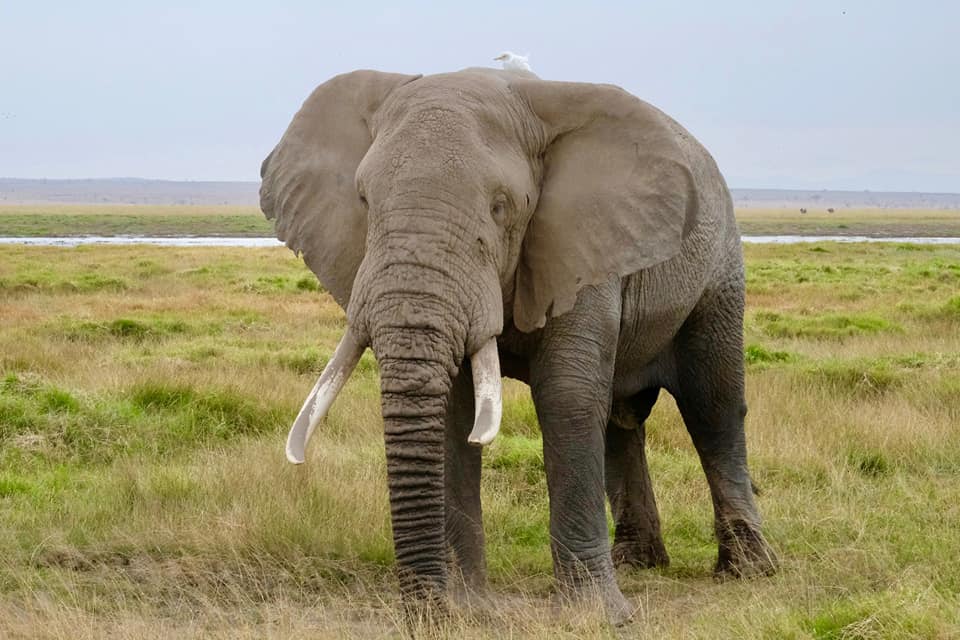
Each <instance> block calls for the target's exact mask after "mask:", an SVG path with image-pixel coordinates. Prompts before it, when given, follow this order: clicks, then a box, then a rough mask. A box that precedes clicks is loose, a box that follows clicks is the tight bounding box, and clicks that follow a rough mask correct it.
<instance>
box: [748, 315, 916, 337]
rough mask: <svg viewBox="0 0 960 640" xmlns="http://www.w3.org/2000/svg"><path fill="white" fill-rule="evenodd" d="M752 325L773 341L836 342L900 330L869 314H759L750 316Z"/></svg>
mask: <svg viewBox="0 0 960 640" xmlns="http://www.w3.org/2000/svg"><path fill="white" fill-rule="evenodd" d="M752 322H753V324H754V325H756V326H757V328H758V329H759V331H760V332H761V333H763V334H765V335H767V336H770V337H772V338H816V339H833V340H839V339H843V338H849V337H852V336H861V335H872V334H875V333H879V332H881V331H890V332H897V331H902V328H901V327H900V326H898V325H897V324H895V323H893V322H890V321H888V320H886V319H884V318H881V317H879V316H876V315H872V314H833V313H830V314H822V315H810V316H804V315H793V314H786V313H779V312H774V311H759V312H757V313H755V314H754V315H753V318H752Z"/></svg>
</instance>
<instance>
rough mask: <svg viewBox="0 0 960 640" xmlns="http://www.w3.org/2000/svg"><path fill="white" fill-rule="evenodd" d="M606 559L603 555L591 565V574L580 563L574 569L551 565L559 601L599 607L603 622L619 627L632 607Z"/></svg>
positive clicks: (631, 613)
mask: <svg viewBox="0 0 960 640" xmlns="http://www.w3.org/2000/svg"><path fill="white" fill-rule="evenodd" d="M609 558H610V557H609V555H607V556H606V557H605V558H604V559H603V560H601V561H600V563H599V564H598V565H597V566H594V567H593V568H594V571H589V570H588V569H587V568H586V567H585V566H584V565H582V564H581V565H579V567H577V568H571V567H569V566H564V567H562V568H561V567H556V566H555V572H556V575H557V581H558V583H559V596H560V598H561V601H562V602H565V603H568V604H570V605H573V606H578V607H584V606H585V607H587V608H592V607H597V609H600V608H601V607H602V609H603V613H604V616H605V617H606V619H607V622H609V623H610V624H611V625H613V626H621V625H624V624H626V623H628V622H629V621H630V620H631V618H633V614H634V611H636V607H635V606H634V605H633V604H631V603H630V601H629V600H627V599H626V598H625V597H624V596H623V593H621V592H620V587H618V586H617V581H616V578H615V577H614V573H613V566H612V565H611V564H610V560H609Z"/></svg>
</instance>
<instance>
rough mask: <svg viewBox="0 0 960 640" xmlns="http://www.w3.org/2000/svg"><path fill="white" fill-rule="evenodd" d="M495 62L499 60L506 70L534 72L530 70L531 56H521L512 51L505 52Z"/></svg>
mask: <svg viewBox="0 0 960 640" xmlns="http://www.w3.org/2000/svg"><path fill="white" fill-rule="evenodd" d="M494 60H499V61H500V63H501V64H502V65H503V68H504V69H510V70H512V71H532V69H531V68H530V56H520V55H517V54H515V53H514V52H512V51H504V52H503V53H501V54H500V55H498V56H497V57H496V58H494Z"/></svg>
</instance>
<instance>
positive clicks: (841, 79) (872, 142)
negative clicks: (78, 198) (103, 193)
mask: <svg viewBox="0 0 960 640" xmlns="http://www.w3.org/2000/svg"><path fill="white" fill-rule="evenodd" d="M434 4H438V3H424V2H403V3H386V2H380V1H378V0H354V1H351V0H341V1H339V2H336V3H332V4H331V6H327V3H325V2H317V1H312V2H306V1H304V2H288V3H281V2H263V1H260V2H257V3H246V2H240V1H235V0H233V1H215V2H214V1H210V2H204V1H202V0H196V1H193V2H179V1H176V0H173V1H166V2H151V3H139V2H136V1H132V0H128V1H124V2H102V1H96V0H83V1H80V2H44V1H43V0H33V1H31V2H0V176H4V177H22V178H42V177H46V178H82V177H114V176H137V177H146V178H167V179H177V180H179V179H188V180H257V179H258V178H259V176H258V169H259V165H260V161H261V159H262V158H263V157H264V156H265V155H266V154H267V153H268V152H269V150H270V149H271V148H272V146H273V145H274V144H275V143H276V141H277V140H278V139H279V137H280V135H281V134H282V133H283V130H284V129H285V128H286V126H287V124H288V122H289V121H290V118H291V116H292V115H293V113H294V112H295V111H296V109H297V108H298V107H299V105H300V103H301V102H302V101H303V99H304V98H305V97H306V96H307V94H308V93H309V92H310V90H311V89H312V88H313V87H314V86H316V85H317V84H319V83H320V82H323V81H324V80H326V79H327V78H329V77H330V76H332V75H335V74H337V73H341V72H344V71H350V70H353V69H357V68H373V69H381V70H385V71H398V72H407V73H436V72H442V71H451V70H456V69H460V68H463V67H467V66H493V65H495V64H496V63H494V62H493V61H492V60H491V58H492V57H493V56H495V55H496V54H497V53H499V52H500V51H501V50H504V49H510V50H513V51H517V52H519V53H529V54H530V56H531V63H532V65H533V69H534V71H535V72H536V73H538V74H539V75H540V76H541V77H542V78H545V79H551V80H577V81H586V82H610V83H614V84H618V85H620V86H622V87H624V88H625V89H627V90H628V91H631V92H632V93H634V94H636V95H637V96H639V97H641V98H643V99H645V100H647V101H648V102H651V103H653V104H654V105H656V106H658V107H660V108H661V109H663V110H664V111H666V112H667V113H669V114H670V115H672V116H673V117H675V118H676V119H677V120H679V121H680V122H681V123H682V124H683V125H684V126H686V127H687V128H688V129H689V130H690V131H691V132H693V134H694V135H696V136H697V137H698V138H699V139H700V140H701V141H702V142H703V143H704V144H705V145H706V146H707V148H708V149H709V150H710V151H711V152H712V153H713V154H714V156H715V157H716V159H717V161H718V163H719V165H720V168H721V170H722V171H723V173H724V175H725V176H726V177H727V181H728V182H729V183H730V185H731V186H734V187H781V188H832V189H871V190H906V191H948V192H960V158H958V153H957V150H958V148H960V80H958V78H960V3H958V2H955V1H954V2H947V1H946V0H940V1H928V0H915V1H911V2H882V1H880V2H869V1H860V2H843V1H841V2H826V1H819V0H811V1H805V2H776V1H773V0H771V1H770V2H757V1H753V2H741V1H737V0H726V1H725V2H680V1H677V2H662V1H656V2H618V3H609V4H604V5H602V6H601V5H599V4H595V3H594V2H591V1H589V0H581V2H576V3H572V2H563V1H552V2H542V3H535V4H530V3H523V2H520V0H513V1H506V2H504V1H501V0H476V1H474V2H472V3H469V5H463V4H461V3H459V2H447V3H444V4H443V5H442V6H434ZM141 5H143V6H141ZM281 7H282V8H281Z"/></svg>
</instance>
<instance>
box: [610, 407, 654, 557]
mask: <svg viewBox="0 0 960 640" xmlns="http://www.w3.org/2000/svg"><path fill="white" fill-rule="evenodd" d="M659 393H660V389H659V388H655V389H647V390H645V391H642V392H640V393H638V394H637V395H635V396H633V397H632V398H629V399H625V400H619V401H616V402H614V406H613V410H612V412H611V416H610V422H609V423H608V424H607V437H606V472H605V476H606V478H605V480H606V485H607V497H608V498H609V499H610V509H611V511H612V512H613V518H614V521H615V522H616V533H615V535H614V542H613V550H612V552H611V555H612V557H613V564H614V566H617V567H619V566H631V567H636V568H640V569H646V568H650V567H666V566H667V565H669V564H670V557H669V556H668V555H667V549H666V547H664V544H663V534H662V533H661V531H660V516H659V514H658V513H657V502H656V499H655V498H654V495H653V486H652V484H651V483H650V470H649V468H648V466H647V457H646V452H645V451H644V446H645V436H646V432H645V428H644V421H645V420H646V419H647V417H648V416H649V415H650V410H651V409H652V408H653V405H654V403H655V402H656V401H657V396H658V395H659Z"/></svg>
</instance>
